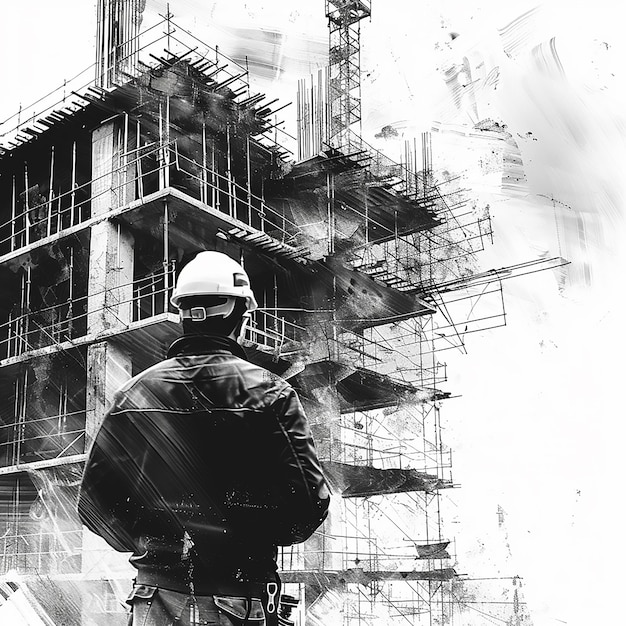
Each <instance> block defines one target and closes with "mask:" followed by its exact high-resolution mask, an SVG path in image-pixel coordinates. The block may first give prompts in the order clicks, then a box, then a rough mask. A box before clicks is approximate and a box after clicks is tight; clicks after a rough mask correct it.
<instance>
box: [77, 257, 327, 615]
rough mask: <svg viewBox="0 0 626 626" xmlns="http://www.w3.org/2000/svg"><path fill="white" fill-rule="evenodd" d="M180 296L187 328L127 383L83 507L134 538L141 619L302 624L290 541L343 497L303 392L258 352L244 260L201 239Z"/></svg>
mask: <svg viewBox="0 0 626 626" xmlns="http://www.w3.org/2000/svg"><path fill="white" fill-rule="evenodd" d="M171 301H172V304H173V305H174V306H175V307H177V308H178V309H179V312H180V317H181V320H182V325H183V332H184V334H183V336H182V337H180V338H179V339H177V340H176V341H175V342H174V343H173V344H172V345H171V347H170V348H169V352H168V355H167V359H166V360H164V361H162V362H160V363H157V364H156V365H154V366H152V367H151V368H149V369H147V370H146V371H144V372H143V373H141V374H139V375H138V376H135V377H134V378H132V379H131V380H129V381H128V382H127V383H126V384H125V385H123V386H122V388H121V389H120V390H119V391H118V392H117V393H116V395H115V398H114V402H113V405H112V407H111V409H110V410H109V411H108V413H107V414H106V416H105V418H104V421H103V423H102V425H101V427H100V429H99V431H98V432H97V434H96V437H95V440H94V442H93V445H92V448H91V451H90V453H89V455H88V459H87V463H86V466H85V471H84V475H83V479H82V483H81V488H80V493H79V499H78V511H79V515H80V518H81V520H82V521H83V523H84V524H85V525H86V526H87V528H89V529H90V530H91V531H92V532H94V533H96V534H98V535H100V536H101V537H103V538H104V539H105V540H106V541H107V542H108V543H109V545H110V546H112V547H113V548H114V549H116V550H118V551H132V552H133V555H132V556H131V558H130V562H131V563H132V565H133V566H134V567H136V568H137V577H136V579H135V585H134V588H133V591H132V593H131V595H130V597H129V599H128V603H129V604H130V606H131V616H132V617H131V618H130V619H131V621H130V622H129V623H130V624H133V625H141V626H165V625H168V626H169V625H170V624H175V625H176V626H186V625H189V626H192V625H193V626H196V625H199V624H220V625H224V624H238V625H239V624H244V623H250V624H256V625H259V626H263V625H268V626H271V625H273V624H279V623H282V624H290V623H291V622H290V621H286V620H283V619H282V618H280V617H279V615H278V613H279V598H280V589H281V587H280V580H279V578H278V575H277V564H276V557H277V546H279V545H283V546H286V545H291V544H294V543H299V542H302V541H304V540H306V539H307V538H308V537H310V536H311V535H312V534H313V532H314V531H315V530H316V529H317V528H318V527H319V526H320V524H321V523H322V522H323V520H324V518H325V516H326V514H327V510H328V505H329V500H330V494H329V490H328V487H327V484H326V481H325V479H324V476H323V474H322V471H321V468H320V464H319V461H318V459H317V456H316V453H315V448H314V445H313V441H312V438H311V433H310V429H309V426H308V423H307V420H306V417H305V415H304V412H303V410H302V406H301V404H300V401H299V400H298V397H297V395H296V393H295V392H294V390H293V389H292V387H291V386H290V385H289V384H288V383H287V382H285V381H284V380H283V379H281V378H280V377H278V376H276V375H274V374H272V373H271V372H269V371H267V370H265V369H263V368H261V367H258V366H256V365H253V364H251V363H249V362H248V361H247V360H246V356H245V353H244V351H243V349H242V348H241V346H240V341H241V338H242V336H243V333H244V329H245V324H246V321H247V319H248V317H249V315H250V313H251V312H252V311H253V310H254V309H255V308H256V307H257V303H256V301H255V298H254V294H253V292H252V290H251V288H250V282H249V279H248V275H247V274H246V272H245V271H244V269H243V268H242V266H241V265H240V264H239V263H237V262H236V261H234V260H233V259H231V258H229V257H228V256H226V255H224V254H222V253H219V252H213V251H204V252H200V253H199V254H198V255H197V256H196V257H195V258H194V259H193V260H192V261H190V262H189V263H188V264H187V265H185V266H184V267H183V268H182V270H181V272H180V275H179V277H178V281H177V283H176V287H175V289H174V292H173V295H172V299H171ZM279 620H280V621H279Z"/></svg>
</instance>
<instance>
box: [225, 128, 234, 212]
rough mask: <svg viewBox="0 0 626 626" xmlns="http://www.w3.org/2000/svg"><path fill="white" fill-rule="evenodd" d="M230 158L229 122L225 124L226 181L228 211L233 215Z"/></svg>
mask: <svg viewBox="0 0 626 626" xmlns="http://www.w3.org/2000/svg"><path fill="white" fill-rule="evenodd" d="M230 158H231V154H230V123H227V124H226V160H227V163H226V167H227V170H226V176H227V182H228V213H229V215H230V216H231V217H234V210H233V180H232V174H231V170H230V165H231V163H230Z"/></svg>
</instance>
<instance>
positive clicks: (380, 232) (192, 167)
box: [0, 0, 563, 626]
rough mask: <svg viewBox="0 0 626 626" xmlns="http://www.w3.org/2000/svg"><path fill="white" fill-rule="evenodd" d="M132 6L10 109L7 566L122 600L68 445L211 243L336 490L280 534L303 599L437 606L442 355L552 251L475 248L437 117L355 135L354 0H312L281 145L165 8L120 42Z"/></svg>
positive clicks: (354, 613) (0, 222)
mask: <svg viewBox="0 0 626 626" xmlns="http://www.w3.org/2000/svg"><path fill="white" fill-rule="evenodd" d="M122 4H124V3H121V2H114V1H113V0H111V2H104V3H103V4H102V5H101V10H102V11H104V10H105V8H106V10H107V11H109V12H108V13H106V15H107V16H108V17H106V19H105V18H104V17H103V16H104V15H105V14H104V13H103V14H101V15H100V19H99V28H100V31H99V33H100V35H99V36H100V39H99V41H101V43H102V41H106V42H108V43H106V45H105V44H104V43H102V46H103V47H101V48H100V47H99V50H98V60H97V68H96V70H97V71H96V74H97V75H96V80H95V82H94V81H93V80H90V81H88V82H86V83H83V84H81V82H82V79H83V76H80V77H78V80H77V82H76V83H75V84H73V85H66V86H65V90H64V93H63V94H62V97H60V94H58V93H55V94H51V95H50V97H49V98H44V99H42V100H41V102H40V103H38V104H39V105H40V107H39V108H40V113H39V115H38V116H33V117H32V118H29V119H28V120H23V119H22V118H21V117H18V118H10V119H9V120H8V124H5V128H4V129H3V134H2V140H3V148H1V149H0V174H1V175H0V208H1V209H2V214H1V215H0V271H1V272H2V278H3V280H4V281H5V282H6V285H7V289H6V297H5V299H4V302H3V303H0V388H2V390H3V392H4V397H7V398H9V399H10V402H8V403H6V404H5V405H4V407H3V408H2V410H1V411H0V482H2V485H1V487H2V488H1V489H0V495H2V498H0V523H2V524H3V526H2V527H1V528H0V535H1V537H0V538H1V539H2V544H1V545H2V549H3V553H2V554H3V556H2V563H1V564H0V572H2V573H8V572H10V571H12V570H16V571H17V572H19V574H20V575H23V576H26V577H27V578H26V580H28V581H30V580H31V579H30V578H28V577H29V576H31V577H36V576H39V577H41V576H48V577H50V580H52V579H54V580H57V579H58V580H66V579H67V580H69V579H70V578H71V577H72V576H74V577H75V579H81V580H84V581H87V582H88V583H89V584H90V585H92V584H93V589H95V590H96V591H97V593H96V595H100V596H101V597H103V598H105V600H104V601H103V602H102V603H101V604H100V605H98V606H95V605H94V606H91V604H89V603H83V604H82V605H81V608H80V610H79V611H78V613H79V614H80V612H81V611H82V614H83V615H89V616H93V615H95V614H101V615H109V614H112V615H115V607H114V606H113V605H114V598H115V595H116V594H117V595H119V594H120V593H123V592H122V591H120V589H121V587H122V586H123V584H122V582H121V580H122V578H123V577H122V576H121V575H120V574H119V572H118V571H117V570H115V569H111V565H110V553H107V552H106V551H104V550H102V548H101V547H96V546H94V545H93V544H91V543H90V541H89V538H88V537H86V535H85V534H84V532H83V531H82V530H81V528H80V524H79V523H78V521H77V519H76V516H75V514H74V513H73V506H74V500H75V497H76V489H77V485H78V481H79V479H80V472H81V464H82V462H83V461H84V459H85V452H86V449H87V446H88V443H89V440H90V437H91V436H93V433H94V432H95V429H96V428H97V426H98V423H99V420H101V419H102V416H103V415H104V410H105V407H106V403H107V401H109V400H110V398H111V396H112V393H113V391H114V390H115V388H116V385H117V383H121V382H123V381H125V380H126V379H127V378H128V377H129V376H130V375H133V374H136V373H138V372H140V371H142V370H143V369H145V368H146V367H149V366H150V365H152V364H154V363H156V362H157V361H159V360H161V359H163V358H164V356H165V352H166V348H167V345H168V344H169V343H170V342H171V341H172V340H173V339H175V338H176V337H177V336H178V334H179V328H178V316H177V315H176V314H175V311H174V310H173V309H172V307H171V305H170V298H171V294H172V289H173V285H174V284H175V278H176V275H177V272H178V271H179V270H180V268H181V267H182V266H184V264H185V263H186V262H187V261H188V260H189V258H191V257H193V255H194V254H195V253H196V252H197V251H198V250H201V249H205V248H207V247H210V248H213V249H216V250H220V251H223V252H225V253H227V254H229V255H230V256H232V257H233V258H237V259H238V260H239V261H241V262H243V263H244V264H245V266H246V269H247V271H248V273H249V274H250V276H251V281H252V285H253V288H254V290H255V294H256V296H257V300H258V301H259V303H260V307H259V309H258V310H256V311H255V312H254V313H253V314H252V317H251V320H250V324H249V326H248V328H247V330H246V335H245V338H244V346H245V347H246V349H247V350H248V354H249V355H250V358H251V360H253V361H254V362H256V363H258V364H260V365H262V366H264V367H266V368H267V369H270V370H271V371H273V372H275V373H277V374H280V375H282V376H284V377H285V378H286V379H287V380H289V381H290V382H291V383H292V384H293V386H294V387H295V388H296V389H297V391H298V394H299V396H300V397H301V399H302V402H303V404H304V406H305V409H306V411H307V414H308V415H309V418H310V422H311V428H312V431H313V433H314V436H315V439H316V444H317V446H318V451H319V455H320V459H321V462H322V464H323V467H324V471H325V473H326V475H327V476H328V478H329V481H330V483H331V485H332V487H333V490H334V492H335V495H336V498H335V502H334V504H333V506H334V507H335V510H333V511H332V513H331V519H330V520H329V522H328V523H327V524H325V525H324V526H323V527H322V528H321V529H319V530H318V531H317V532H316V533H315V534H314V536H313V537H312V538H311V540H310V541H308V542H307V543H305V544H302V545H297V546H291V547H288V548H282V549H281V550H280V554H279V567H280V570H281V576H282V578H283V580H284V581H285V585H286V587H285V588H286V590H287V591H288V593H290V594H291V595H293V596H294V598H296V599H298V600H299V606H300V608H299V609H298V611H299V616H300V620H301V622H302V623H304V620H305V619H307V618H311V619H318V620H320V619H322V618H323V617H324V616H328V615H332V616H333V617H336V615H338V614H339V612H340V614H341V615H342V619H343V624H345V625H346V626H352V625H353V624H361V623H372V624H373V623H381V620H388V622H387V623H389V620H391V622H393V621H394V620H396V619H398V620H400V622H401V623H410V624H414V625H415V626H421V625H423V624H428V625H429V626H432V625H433V624H435V623H449V622H450V620H451V616H453V615H454V609H453V608H451V607H452V605H453V604H454V603H455V602H456V601H457V598H458V597H460V596H459V594H460V593H461V591H460V587H459V584H460V583H459V576H458V574H457V572H456V571H455V566H456V563H455V558H456V557H455V552H454V538H452V537H450V536H449V535H448V533H447V531H446V526H445V521H446V520H445V512H444V506H443V504H444V503H445V501H446V498H447V497H448V495H447V494H448V493H449V492H450V491H451V490H452V488H453V487H455V482H454V479H453V475H452V450H451V449H450V448H449V447H448V446H447V445H446V443H445V441H444V438H443V436H442V431H443V426H442V420H443V418H442V414H441V413H442V411H441V409H442V404H443V403H444V402H445V400H446V399H447V398H448V397H450V395H451V394H450V393H449V392H447V391H444V390H443V389H442V386H443V385H445V383H446V381H447V371H446V364H445V360H444V356H445V354H446V351H448V350H460V351H465V349H466V346H465V337H466V336H467V335H468V334H470V333H476V332H482V331H485V330H487V329H492V328H496V327H499V326H502V325H504V324H505V323H506V313H505V309H504V298H503V292H502V282H503V281H504V280H507V279H509V278H513V277H515V276H519V275H523V274H528V273H531V272H534V271H539V270H543V269H546V268H554V267H557V266H559V265H561V264H562V263H563V260H562V259H556V258H555V259H540V260H538V261H532V262H527V263H520V264H518V265H515V266H511V267H505V268H500V269H497V270H490V271H487V272H485V271H481V270H480V268H479V264H478V262H477V255H478V254H479V253H480V252H481V251H482V250H483V248H484V247H485V246H486V245H487V244H488V243H490V241H491V236H492V228H491V220H490V217H489V214H488V211H487V210H486V208H483V207H479V206H476V205H474V204H472V203H471V202H470V201H469V200H468V199H467V197H466V194H465V193H464V192H463V190H462V189H460V188H459V187H458V181H456V180H453V179H444V180H441V181H439V180H437V176H436V175H435V172H434V171H433V168H432V163H431V161H432V157H431V152H432V150H431V146H430V137H429V135H428V134H424V135H423V136H422V138H421V145H420V150H421V153H420V150H418V144H417V141H414V142H407V143H405V145H404V151H403V154H402V155H401V158H400V159H399V160H398V161H394V160H392V159H391V158H389V157H388V156H387V155H385V154H383V153H381V152H380V151H379V150H377V149H376V148H374V147H373V146H370V145H368V144H367V143H366V142H364V141H363V140H362V138H361V137H360V134H359V133H358V132H356V126H357V123H358V122H359V121H360V117H361V103H360V91H359V90H360V87H359V80H358V78H359V77H358V73H359V64H360V62H359V23H360V21H361V20H362V19H363V18H365V17H368V16H369V15H370V12H371V6H370V4H369V3H365V2H353V1H348V2H343V1H342V2H332V1H329V2H327V3H326V12H327V17H328V18H329V25H330V31H331V35H330V52H331V56H330V65H331V67H330V69H329V72H328V74H327V76H325V75H324V72H320V73H319V75H318V79H317V80H318V82H317V85H316V86H314V87H311V88H309V87H307V85H306V84H305V83H304V82H301V83H300V85H299V91H298V105H297V116H298V131H297V148H296V150H297V156H298V159H297V161H296V162H295V163H292V162H290V161H289V159H288V157H289V154H290V151H289V150H288V149H287V148H286V147H285V146H284V145H282V144H281V143H280V142H279V141H278V133H279V132H281V133H282V134H283V135H284V133H283V132H282V130H281V128H280V126H281V124H280V123H279V122H277V121H276V120H275V115H276V113H277V112H278V111H280V110H281V108H282V107H280V106H277V105H275V104H274V103H275V101H273V100H272V101H269V102H265V96H264V95H263V94H252V93H251V92H250V85H249V82H248V76H247V70H246V69H245V68H242V67H241V66H237V65H236V64H233V63H230V62H229V60H228V58H227V57H225V56H224V55H222V54H221V53H219V52H218V51H217V49H216V48H212V47H210V46H207V45H206V44H204V43H203V42H201V41H199V40H198V39H197V38H195V37H194V36H193V35H192V34H191V33H189V32H187V31H185V30H184V29H183V28H182V27H181V26H180V25H178V24H177V23H176V22H175V21H174V19H173V16H171V15H170V14H167V15H166V16H163V19H162V21H160V22H159V25H158V26H159V27H160V28H162V29H163V30H162V32H161V31H159V29H158V28H157V27H150V28H149V29H146V30H144V31H141V32H140V31H139V29H138V22H137V21H136V20H135V21H133V20H134V18H133V17H132V15H137V11H138V6H139V4H140V3H130V4H128V6H127V7H126V8H132V9H133V11H134V13H132V12H131V13H126V14H124V16H123V22H124V24H125V26H124V32H126V33H128V34H127V35H126V36H124V37H122V38H121V39H120V40H119V41H118V40H117V39H116V37H117V36H118V35H115V36H113V31H112V30H111V25H112V24H113V22H111V21H110V20H111V19H112V18H111V16H114V15H117V14H116V12H119V10H120V8H121V7H122ZM120 15H121V14H119V15H118V17H117V18H115V19H118V18H119V16H120ZM120 19H121V18H120ZM107 20H109V21H108V22H107ZM102 38H104V39H102ZM164 47H165V48H164ZM91 69H92V70H93V68H91ZM68 94H69V95H68ZM59 107H60V108H59ZM7 126H8V128H7ZM89 129H95V130H89ZM285 136H286V135H285ZM286 137H287V140H289V141H291V139H292V138H290V137H288V136H286ZM109 350H110V351H111V354H109V352H108V351H109ZM111 355H112V356H111ZM3 533H4V534H3ZM64 576H66V578H64ZM55 577H56V578H55ZM81 577H82V578H81ZM16 580H17V579H16ZM20 580H22V579H20ZM103 581H107V582H103ZM22 582H23V581H22ZM22 582H20V583H19V584H20V585H21V584H22ZM15 584H17V583H15ZM29 584H31V583H29ZM33 584H34V583H33ZM59 584H61V583H59ZM90 588H91V587H90ZM334 623H335V622H334Z"/></svg>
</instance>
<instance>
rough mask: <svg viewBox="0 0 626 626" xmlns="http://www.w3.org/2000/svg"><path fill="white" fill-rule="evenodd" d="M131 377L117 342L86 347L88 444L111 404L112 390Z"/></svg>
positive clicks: (128, 363) (125, 355)
mask: <svg viewBox="0 0 626 626" xmlns="http://www.w3.org/2000/svg"><path fill="white" fill-rule="evenodd" d="M131 376H132V360H131V357H130V355H129V354H128V353H127V352H126V351H125V350H123V349H122V348H120V347H119V346H118V345H116V344H114V343H111V342H109V341H103V342H100V343H94V344H92V345H90V346H89V347H88V348H87V414H86V420H85V436H86V439H87V445H89V444H90V443H91V441H92V440H93V437H94V436H95V434H96V431H97V429H98V427H99V426H100V424H101V423H102V419H103V418H104V415H105V413H106V411H107V410H108V409H109V407H110V406H111V403H112V401H113V396H114V394H115V392H116V391H117V390H118V389H119V388H120V387H121V386H122V385H123V384H124V383H125V382H126V381H127V380H128V379H129V378H130V377H131Z"/></svg>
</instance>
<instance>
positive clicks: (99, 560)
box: [81, 341, 132, 610]
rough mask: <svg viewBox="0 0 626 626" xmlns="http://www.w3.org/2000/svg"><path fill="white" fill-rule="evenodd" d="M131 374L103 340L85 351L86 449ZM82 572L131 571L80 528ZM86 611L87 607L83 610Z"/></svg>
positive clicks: (127, 362)
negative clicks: (115, 395)
mask: <svg viewBox="0 0 626 626" xmlns="http://www.w3.org/2000/svg"><path fill="white" fill-rule="evenodd" d="M131 373H132V362H131V357H130V355H129V354H128V353H127V352H126V351H125V350H123V349H121V348H120V347H119V346H117V345H115V344H113V343H110V342H107V341H103V342H100V343H96V344H92V345H90V346H89V347H88V349H87V416H86V423H85V438H86V444H87V448H88V449H89V446H90V445H91V442H92V441H93V439H94V437H95V434H96V432H97V430H98V428H99V426H100V424H101V423H102V420H103V419H104V415H105V413H106V411H107V410H108V409H109V407H110V406H111V404H112V401H113V396H114V394H115V392H116V391H117V389H119V387H120V386H121V385H122V384H123V383H124V382H126V381H127V380H128V379H129V378H130V377H131ZM81 557H82V571H83V572H89V573H90V576H94V575H96V574H97V575H98V576H101V577H102V578H103V579H119V578H122V579H123V578H127V579H128V581H129V582H128V585H127V586H128V589H130V579H131V578H132V568H131V567H130V566H129V565H128V562H127V560H128V555H125V554H120V553H118V552H115V551H114V550H112V549H111V548H109V547H108V546H107V545H106V543H105V542H104V540H103V539H101V538H100V537H98V536H96V535H94V534H92V533H91V532H89V531H88V530H87V529H85V528H84V527H83V547H82V550H81ZM85 610H87V608H86V607H85Z"/></svg>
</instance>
